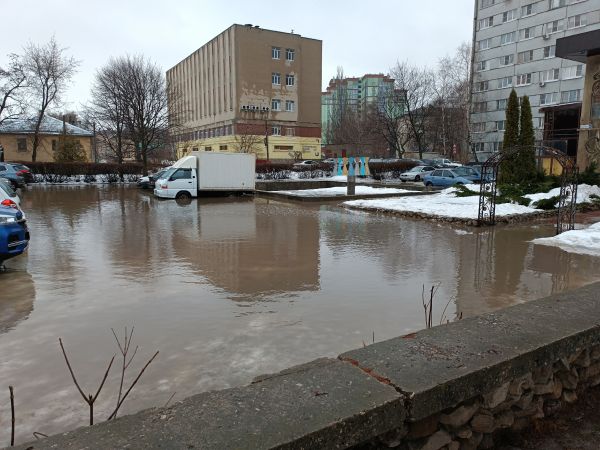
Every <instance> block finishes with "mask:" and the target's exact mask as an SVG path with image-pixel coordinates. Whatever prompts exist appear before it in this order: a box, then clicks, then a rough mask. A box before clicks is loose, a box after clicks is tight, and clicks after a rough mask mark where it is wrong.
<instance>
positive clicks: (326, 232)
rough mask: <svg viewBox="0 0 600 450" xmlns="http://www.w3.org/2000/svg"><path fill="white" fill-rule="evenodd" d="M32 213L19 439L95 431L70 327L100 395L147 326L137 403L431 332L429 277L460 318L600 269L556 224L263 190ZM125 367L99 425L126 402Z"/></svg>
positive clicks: (16, 337)
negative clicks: (431, 216)
mask: <svg viewBox="0 0 600 450" xmlns="http://www.w3.org/2000/svg"><path fill="white" fill-rule="evenodd" d="M23 208H24V210H25V211H26V213H27V216H28V221H29V226H30V230H31V235H32V241H31V245H30V249H29V251H28V253H27V254H25V255H23V256H21V257H18V258H16V259H14V260H10V261H8V262H7V264H6V265H7V267H8V271H7V272H6V273H3V274H0V280H1V281H2V290H1V291H0V381H1V382H0V392H5V393H6V394H7V393H8V385H13V386H14V387H15V393H16V407H17V414H18V423H17V427H18V441H19V442H23V441H25V440H31V438H32V435H31V433H32V432H33V431H39V432H43V433H55V432H59V431H65V430H68V429H70V428H73V427H76V426H82V425H85V424H86V420H87V416H86V415H87V409H86V405H85V404H84V403H83V401H82V399H81V398H80V396H79V394H78V392H77V390H76V388H75V387H74V385H73V383H72V381H71V379H70V375H69V373H68V370H67V367H66V365H65V363H64V360H63V359H62V355H61V353H60V348H59V346H58V338H59V337H61V338H63V341H64V342H65V346H66V349H67V352H68V353H69V356H70V358H71V362H72V364H73V368H74V370H75V372H76V374H77V376H78V378H79V380H80V383H81V384H82V387H83V388H84V390H86V391H89V392H92V391H95V389H96V388H97V385H98V383H99V381H100V379H101V378H102V375H103V372H104V370H105V367H106V364H107V362H108V360H110V358H111V357H112V355H113V354H114V353H115V352H116V351H117V350H118V349H117V347H116V344H115V341H114V338H113V336H112V333H111V328H115V330H117V331H118V332H119V331H120V332H121V333H122V330H123V328H124V327H126V326H127V327H131V326H135V334H134V340H135V342H134V345H139V346H140V349H139V350H138V354H137V355H136V359H135V360H134V363H133V364H132V369H131V373H130V374H129V377H130V379H131V378H133V377H134V376H135V374H136V371H137V369H139V368H141V366H143V364H144V362H145V360H146V359H147V358H149V357H150V356H151V355H152V353H154V351H156V350H159V351H160V354H159V356H158V358H157V359H156V360H155V361H154V362H153V363H152V365H151V366H150V367H149V368H148V370H147V371H146V372H145V374H144V376H143V378H142V380H141V382H140V384H138V385H137V386H136V388H135V389H134V391H133V393H132V396H131V397H130V398H128V400H127V402H126V403H125V406H124V408H123V412H132V411H136V410H139V409H142V408H145V407H150V406H162V405H164V404H165V403H166V402H167V400H168V399H169V398H170V397H171V396H172V395H173V393H175V396H174V400H175V401H176V400H179V399H182V398H184V397H186V396H188V395H191V394H193V393H198V392H202V391H206V390H210V389H219V388H225V387H229V386H235V385H240V384H245V383H248V382H249V381H251V380H252V378H253V377H255V376H256V375H259V374H263V373H268V372H274V371H278V370H281V369H283V368H285V367H288V366H290V365H293V364H298V363H302V362H306V361H309V360H311V359H314V358H317V357H321V356H335V355H337V354H339V353H341V352H343V351H345V350H348V349H351V348H356V347H359V346H362V345H363V342H366V343H369V342H371V341H372V339H373V334H374V336H375V339H376V340H382V339H386V338H390V337H393V336H397V335H400V334H404V333H407V332H410V331H413V330H417V329H420V328H423V327H424V318H423V307H422V304H421V291H422V288H423V285H425V286H426V287H430V286H432V285H439V290H438V292H437V294H436V298H435V311H436V316H437V318H436V320H437V321H438V322H439V320H440V313H441V311H442V310H443V308H444V306H445V305H446V303H447V302H448V301H450V304H449V307H448V310H447V312H446V316H447V318H448V319H449V320H453V319H454V318H455V317H457V316H460V315H462V316H470V315H473V314H479V313H482V312H486V311H489V310H493V309H497V308H502V307H505V306H509V305H511V304H515V303H518V302H523V301H528V300H532V299H535V298H539V297H543V296H546V295H549V294H551V293H554V292H559V291H562V290H565V289H569V288H574V287H577V286H580V285H583V284H586V283H588V282H592V281H597V280H598V279H599V278H600V271H599V270H598V263H599V262H600V259H599V258H594V257H591V256H584V255H575V254H569V253H565V252H564V251H562V250H560V249H557V248H553V247H544V246H534V245H533V244H531V243H530V242H529V241H531V240H532V239H534V238H536V237H542V236H551V235H552V234H553V233H554V229H553V227H552V226H551V225H535V226H519V227H511V228H508V227H497V228H494V229H482V230H478V229H467V228H457V227H451V226H449V225H448V224H443V225H441V224H437V223H434V222H423V221H414V220H404V219H399V218H396V217H391V216H385V215H374V214H369V213H362V212H356V211H349V210H345V209H343V208H340V207H339V206H337V205H336V204H335V203H330V204H326V205H314V204H309V205H307V204H304V203H286V202H280V201H275V200H269V199H253V198H250V197H248V198H219V199H201V200H198V201H192V202H191V203H188V204H178V203H176V202H175V201H159V200H157V199H155V198H154V197H153V196H152V195H151V194H150V193H149V192H141V191H138V190H137V189H135V188H130V187H90V186H88V187H77V186H73V187H67V186H65V187H37V186H36V187H33V188H30V189H29V190H28V191H27V192H26V193H24V195H23ZM117 372H118V370H116V368H113V371H112V373H111V375H110V376H109V378H108V381H107V386H106V387H105V389H104V390H103V391H102V393H101V395H100V397H99V399H98V403H97V405H96V406H95V410H96V417H97V419H96V420H97V421H101V420H104V419H105V418H106V417H107V416H108V415H109V414H110V412H111V411H112V409H113V408H114V406H115V403H116V392H117V390H118V380H119V375H118V373H117ZM126 384H127V385H128V384H129V383H128V382H126ZM3 395H4V394H3ZM0 405H1V407H0V444H4V443H5V442H6V437H7V436H8V433H7V429H8V428H7V427H8V422H9V414H8V413H9V411H8V409H7V408H6V406H5V402H2V403H0Z"/></svg>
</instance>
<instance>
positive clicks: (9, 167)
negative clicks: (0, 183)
mask: <svg viewBox="0 0 600 450" xmlns="http://www.w3.org/2000/svg"><path fill="white" fill-rule="evenodd" d="M0 177H2V178H6V179H7V180H9V181H10V183H11V184H12V185H13V187H14V188H20V187H24V186H25V177H24V176H23V173H22V170H20V169H17V168H16V167H15V166H14V165H13V164H10V163H0Z"/></svg>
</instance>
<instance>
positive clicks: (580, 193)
mask: <svg viewBox="0 0 600 450" xmlns="http://www.w3.org/2000/svg"><path fill="white" fill-rule="evenodd" d="M558 195H560V188H554V189H552V190H551V191H550V192H546V193H543V194H527V195H525V197H526V198H529V199H531V203H534V202H537V201H538V200H542V199H546V198H551V197H556V196H558ZM591 195H597V196H599V197H600V187H598V186H590V185H589V184H580V185H579V186H577V203H589V202H591V201H592V199H591V198H590V196H591Z"/></svg>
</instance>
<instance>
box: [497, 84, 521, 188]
mask: <svg viewBox="0 0 600 450" xmlns="http://www.w3.org/2000/svg"><path fill="white" fill-rule="evenodd" d="M518 145H519V98H518V97H517V93H516V92H515V90H514V89H513V90H512V91H511V92H510V96H509V97H508V105H507V106H506V121H505V126H504V140H503V141H502V151H505V152H508V151H511V150H514V149H515V147H517V146H518ZM518 163H519V162H518V161H517V159H516V158H507V159H505V160H504V162H503V163H502V165H501V167H500V182H501V183H514V182H515V181H518V180H517V179H516V178H515V175H516V173H515V172H516V170H517V165H518Z"/></svg>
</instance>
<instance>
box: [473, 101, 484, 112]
mask: <svg viewBox="0 0 600 450" xmlns="http://www.w3.org/2000/svg"><path fill="white" fill-rule="evenodd" d="M486 111H487V102H476V103H473V112H476V113H483V112H486Z"/></svg>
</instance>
